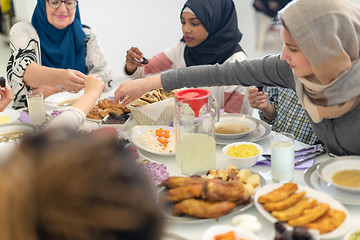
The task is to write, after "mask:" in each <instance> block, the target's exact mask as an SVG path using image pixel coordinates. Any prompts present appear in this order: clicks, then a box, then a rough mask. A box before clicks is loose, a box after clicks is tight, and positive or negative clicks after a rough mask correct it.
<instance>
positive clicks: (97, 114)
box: [86, 98, 130, 123]
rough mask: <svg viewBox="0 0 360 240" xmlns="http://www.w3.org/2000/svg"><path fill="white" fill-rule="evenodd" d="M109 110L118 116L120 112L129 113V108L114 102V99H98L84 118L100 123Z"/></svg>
mask: <svg viewBox="0 0 360 240" xmlns="http://www.w3.org/2000/svg"><path fill="white" fill-rule="evenodd" d="M110 112H112V113H114V114H116V115H118V116H120V115H121V114H128V113H130V110H129V109H128V108H127V107H124V106H122V105H121V104H120V103H118V104H115V103H114V100H113V99H111V98H104V99H99V100H98V102H97V104H96V105H95V106H94V107H93V108H92V109H91V110H90V112H89V114H88V115H86V119H87V120H90V121H94V122H97V123H100V122H101V121H102V120H103V119H104V118H105V117H107V116H108V115H109V113H110Z"/></svg>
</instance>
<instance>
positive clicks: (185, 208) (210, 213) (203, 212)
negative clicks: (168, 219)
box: [172, 198, 236, 218]
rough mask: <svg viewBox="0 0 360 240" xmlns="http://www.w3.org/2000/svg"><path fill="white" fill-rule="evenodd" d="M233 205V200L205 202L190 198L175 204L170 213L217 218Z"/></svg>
mask: <svg viewBox="0 0 360 240" xmlns="http://www.w3.org/2000/svg"><path fill="white" fill-rule="evenodd" d="M235 206H236V204H235V203H234V202H228V201H222V202H206V201H204V200H198V199H193V198H190V199H186V200H184V201H181V202H179V203H177V204H175V206H174V207H173V209H172V214H173V215H174V216H181V215H183V214H186V215H189V216H193V217H197V218H218V217H221V216H223V215H225V214H227V213H229V212H230V211H231V210H232V209H233V208H234V207H235Z"/></svg>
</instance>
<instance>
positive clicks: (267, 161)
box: [255, 158, 315, 169]
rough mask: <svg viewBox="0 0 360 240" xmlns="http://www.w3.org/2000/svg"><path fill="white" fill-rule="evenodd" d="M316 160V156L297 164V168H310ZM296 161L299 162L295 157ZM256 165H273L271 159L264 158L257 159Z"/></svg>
mask: <svg viewBox="0 0 360 240" xmlns="http://www.w3.org/2000/svg"><path fill="white" fill-rule="evenodd" d="M314 161H315V158H313V159H311V160H308V161H306V162H303V163H301V164H299V165H297V166H295V169H308V168H309V167H311V166H312V165H314ZM295 162H297V160H296V158H295ZM255 165H267V166H271V161H270V159H264V160H260V161H257V162H256V164H255Z"/></svg>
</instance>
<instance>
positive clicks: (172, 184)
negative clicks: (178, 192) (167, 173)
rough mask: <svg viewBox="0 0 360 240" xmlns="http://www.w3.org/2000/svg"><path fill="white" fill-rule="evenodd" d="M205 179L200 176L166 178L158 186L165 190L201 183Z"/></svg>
mask: <svg viewBox="0 0 360 240" xmlns="http://www.w3.org/2000/svg"><path fill="white" fill-rule="evenodd" d="M205 180H206V179H205V178H202V177H200V176H191V177H181V176H173V177H168V178H167V179H166V180H164V181H162V183H161V184H160V186H164V187H167V188H177V187H184V186H187V185H191V184H194V183H203V182H205Z"/></svg>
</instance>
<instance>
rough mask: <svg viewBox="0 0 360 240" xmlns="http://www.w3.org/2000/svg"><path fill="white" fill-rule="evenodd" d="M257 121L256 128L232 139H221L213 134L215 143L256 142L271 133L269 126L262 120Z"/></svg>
mask: <svg viewBox="0 0 360 240" xmlns="http://www.w3.org/2000/svg"><path fill="white" fill-rule="evenodd" d="M258 121H259V126H258V127H257V129H256V130H255V131H253V132H251V133H249V134H247V135H245V136H243V137H239V138H234V139H223V138H219V137H217V136H215V141H216V144H219V145H227V144H230V143H233V142H256V141H260V140H262V139H264V138H266V137H267V136H268V135H269V134H270V133H271V126H270V125H269V124H267V123H266V122H264V121H262V120H258Z"/></svg>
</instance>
